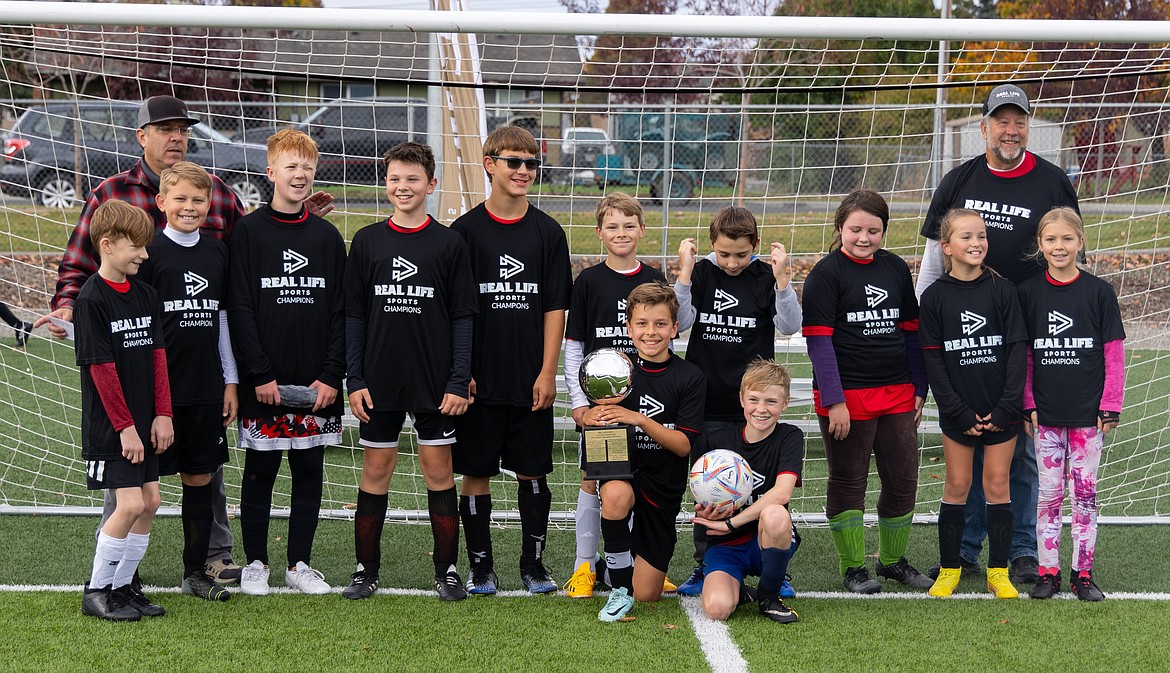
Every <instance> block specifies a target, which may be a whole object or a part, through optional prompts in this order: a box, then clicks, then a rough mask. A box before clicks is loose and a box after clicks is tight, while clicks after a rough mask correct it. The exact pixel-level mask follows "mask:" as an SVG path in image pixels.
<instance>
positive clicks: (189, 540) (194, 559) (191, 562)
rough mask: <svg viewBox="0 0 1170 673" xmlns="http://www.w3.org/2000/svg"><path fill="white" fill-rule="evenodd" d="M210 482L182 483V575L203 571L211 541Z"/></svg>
mask: <svg viewBox="0 0 1170 673" xmlns="http://www.w3.org/2000/svg"><path fill="white" fill-rule="evenodd" d="M212 490H213V489H212V486H211V484H205V485H203V486H188V485H186V484H183V515H182V516H183V577H186V576H187V575H190V574H191V573H195V572H203V566H204V564H205V563H206V562H207V545H208V544H210V542H211V522H212V520H213V518H214V517H213V515H212V513H211V495H212Z"/></svg>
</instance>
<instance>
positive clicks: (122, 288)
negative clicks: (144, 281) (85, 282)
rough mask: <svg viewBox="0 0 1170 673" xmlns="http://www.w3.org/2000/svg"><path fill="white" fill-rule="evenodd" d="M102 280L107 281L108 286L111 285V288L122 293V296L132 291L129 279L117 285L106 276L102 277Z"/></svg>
mask: <svg viewBox="0 0 1170 673" xmlns="http://www.w3.org/2000/svg"><path fill="white" fill-rule="evenodd" d="M102 280H104V281H106V285H109V286H110V287H112V288H114V290H115V291H116V292H120V293H121V294H126V293H127V292H129V291H130V279H129V278H127V279H126V280H124V281H122V282H121V283H115V282H114V281H112V280H110V279H109V278H106V277H104V276H103V277H102Z"/></svg>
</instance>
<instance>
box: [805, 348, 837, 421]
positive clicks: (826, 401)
mask: <svg viewBox="0 0 1170 673" xmlns="http://www.w3.org/2000/svg"><path fill="white" fill-rule="evenodd" d="M805 343H806V344H807V345H808V359H809V360H811V361H812V367H813V373H814V374H816V377H817V390H819V391H820V393H821V405H822V406H825V407H831V406H833V405H834V404H839V403H841V402H844V401H845V390H844V389H843V388H842V387H841V372H840V371H839V370H838V369H837V352H836V351H834V350H833V337H831V336H809V337H805Z"/></svg>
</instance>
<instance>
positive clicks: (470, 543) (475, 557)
mask: <svg viewBox="0 0 1170 673" xmlns="http://www.w3.org/2000/svg"><path fill="white" fill-rule="evenodd" d="M459 517H460V518H461V519H463V534H464V535H465V536H467V560H468V561H469V562H470V563H471V568H472V569H473V570H474V569H475V568H477V567H478V566H481V565H482V566H484V567H486V568H489V569H491V568H493V567H495V559H494V558H493V557H492V496H491V494H490V493H488V494H486V495H462V496H459Z"/></svg>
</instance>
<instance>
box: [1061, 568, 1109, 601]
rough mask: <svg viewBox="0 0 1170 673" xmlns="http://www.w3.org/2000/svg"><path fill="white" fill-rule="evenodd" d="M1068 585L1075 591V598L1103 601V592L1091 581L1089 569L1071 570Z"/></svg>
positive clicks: (1091, 576) (1091, 574) (1091, 575)
mask: <svg viewBox="0 0 1170 673" xmlns="http://www.w3.org/2000/svg"><path fill="white" fill-rule="evenodd" d="M1069 586H1071V587H1072V590H1073V591H1074V592H1076V594H1077V599H1078V600H1082V601H1092V602H1096V601H1103V600H1105V594H1104V593H1102V592H1101V590H1100V589H1098V588H1097V585H1096V584H1095V583H1094V582H1093V573H1092V571H1089V570H1079V571H1078V570H1074V571H1072V579H1071V580H1069Z"/></svg>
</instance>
